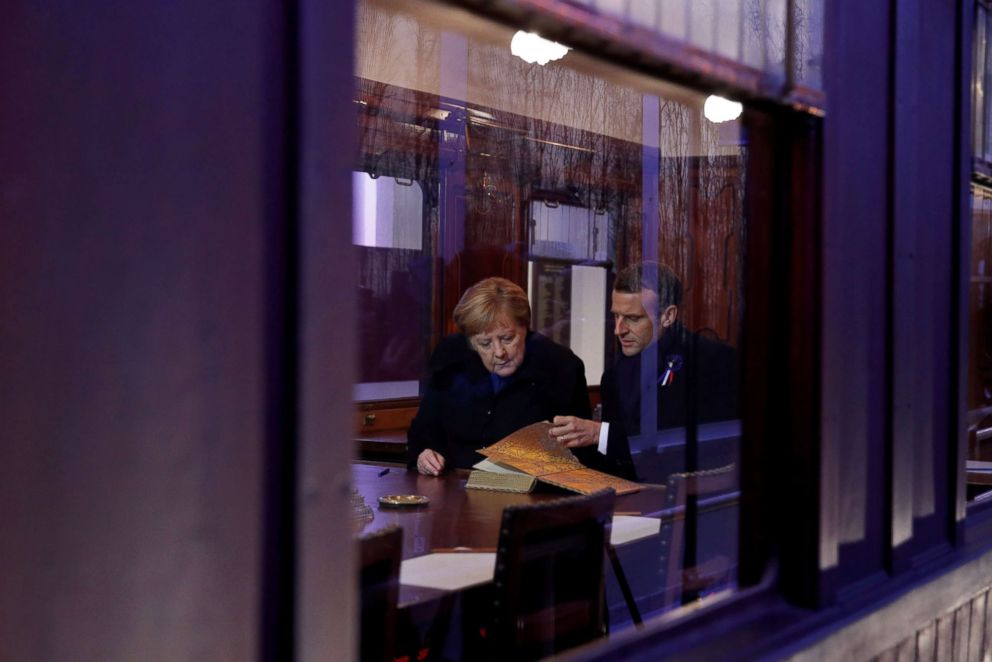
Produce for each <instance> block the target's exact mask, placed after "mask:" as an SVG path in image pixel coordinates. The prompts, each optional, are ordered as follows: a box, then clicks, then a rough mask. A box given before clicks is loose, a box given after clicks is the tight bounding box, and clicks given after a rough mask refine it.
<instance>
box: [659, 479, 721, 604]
mask: <svg viewBox="0 0 992 662" xmlns="http://www.w3.org/2000/svg"><path fill="white" fill-rule="evenodd" d="M738 487H739V486H738V477H737V471H736V467H735V465H733V464H729V465H727V466H724V467H720V468H718V469H708V470H704V471H694V472H684V473H675V474H672V475H671V476H669V478H668V485H667V488H666V492H665V500H666V506H667V507H666V510H667V511H668V513H670V518H665V519H666V520H667V521H666V522H665V523H664V524H663V525H662V527H661V532H660V534H661V539H662V549H663V550H665V556H664V557H663V558H662V563H663V564H665V565H667V568H666V572H665V578H666V579H665V581H666V588H665V595H664V598H663V604H664V605H665V606H672V605H675V604H678V603H679V602H680V601H681V599H682V597H683V596H691V595H696V594H698V593H699V592H700V591H704V590H707V589H709V588H713V587H715V586H718V585H721V584H726V583H728V582H729V581H730V578H731V572H732V570H733V567H734V565H735V564H734V562H733V560H732V559H731V558H728V557H727V556H726V555H718V556H714V557H712V558H708V559H703V560H702V561H701V562H700V561H698V560H697V559H695V558H693V559H691V560H690V559H686V558H685V550H686V528H687V526H686V525H687V516H688V517H689V518H695V521H693V522H690V524H691V525H692V529H693V530H695V527H696V525H698V519H699V510H698V508H697V507H696V506H697V505H698V504H699V501H700V500H701V499H705V498H707V497H715V496H717V495H725V496H726V497H727V499H726V501H725V502H723V503H719V504H716V505H715V507H714V508H713V509H714V510H716V509H726V512H729V513H733V511H731V510H730V509H731V508H736V507H737V501H738V499H737V495H738ZM693 502H695V503H693Z"/></svg>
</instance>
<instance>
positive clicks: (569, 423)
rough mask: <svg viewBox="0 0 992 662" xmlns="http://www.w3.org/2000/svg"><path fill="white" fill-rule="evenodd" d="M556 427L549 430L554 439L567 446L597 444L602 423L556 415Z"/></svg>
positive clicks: (575, 446) (554, 421)
mask: <svg viewBox="0 0 992 662" xmlns="http://www.w3.org/2000/svg"><path fill="white" fill-rule="evenodd" d="M551 422H552V423H554V427H553V428H551V429H550V430H549V431H548V434H550V435H551V438H552V439H555V440H557V441H558V443H560V444H562V445H563V446H565V447H567V448H578V447H580V446H597V445H598V444H599V428H600V426H601V423H599V422H598V421H590V420H587V419H585V418H577V417H575V416H555V418H554V420H553V421H551Z"/></svg>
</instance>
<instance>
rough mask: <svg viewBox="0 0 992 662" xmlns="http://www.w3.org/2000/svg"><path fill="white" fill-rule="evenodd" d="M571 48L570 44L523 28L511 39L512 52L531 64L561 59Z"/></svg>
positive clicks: (542, 63)
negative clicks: (564, 43) (550, 39)
mask: <svg viewBox="0 0 992 662" xmlns="http://www.w3.org/2000/svg"><path fill="white" fill-rule="evenodd" d="M569 50H570V49H569V48H568V46H562V45H561V44H559V43H558V42H556V41H548V40H547V39H544V38H543V37H541V36H539V35H536V34H534V33H533V32H524V31H523V30H518V31H517V34H515V35H513V39H511V40H510V52H511V53H513V54H514V55H516V56H517V57H518V58H520V59H521V60H523V61H524V62H528V63H530V64H533V63H535V62H537V63H538V64H541V65H544V64H547V63H548V62H551V61H552V60H560V59H562V58H563V57H565V53H567V52H568V51H569Z"/></svg>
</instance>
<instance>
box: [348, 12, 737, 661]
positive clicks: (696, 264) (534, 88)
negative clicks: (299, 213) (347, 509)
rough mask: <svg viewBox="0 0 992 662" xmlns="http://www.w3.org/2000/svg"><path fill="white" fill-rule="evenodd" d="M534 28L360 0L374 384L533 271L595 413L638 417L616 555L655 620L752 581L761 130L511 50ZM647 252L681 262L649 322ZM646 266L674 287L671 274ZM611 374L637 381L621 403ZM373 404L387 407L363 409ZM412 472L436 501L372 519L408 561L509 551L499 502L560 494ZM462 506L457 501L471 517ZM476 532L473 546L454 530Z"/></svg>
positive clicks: (611, 606)
mask: <svg viewBox="0 0 992 662" xmlns="http://www.w3.org/2000/svg"><path fill="white" fill-rule="evenodd" d="M515 33H516V30H515V29H512V28H509V27H507V26H504V25H500V24H497V23H493V22H489V21H485V20H483V19H481V18H479V17H478V16H474V15H472V14H471V13H470V12H467V11H463V10H461V9H458V8H453V7H451V6H450V5H444V4H435V3H428V2H414V1H412V0H407V1H405V2H402V3H400V2H394V1H391V0H367V1H366V2H362V3H360V4H359V5H358V28H357V52H356V77H355V99H354V101H355V104H354V108H355V121H356V124H357V127H358V136H359V141H358V142H359V145H358V152H357V154H356V158H355V167H354V170H355V175H354V177H355V187H356V194H355V216H354V219H353V223H354V227H355V243H356V251H358V253H359V268H360V275H359V283H360V287H361V292H360V293H359V294H360V298H359V300H360V305H361V311H360V312H361V314H360V319H359V322H358V323H359V324H360V329H359V337H360V342H361V346H362V356H361V357H360V364H361V369H360V376H361V381H362V384H359V387H360V388H356V393H355V396H356V399H358V400H369V399H372V397H373V396H374V395H375V394H376V393H377V394H378V396H377V397H380V398H382V397H385V398H390V397H400V396H398V395H390V394H396V393H401V394H413V395H418V394H423V393H425V388H426V386H425V384H428V383H429V382H428V381H427V378H428V376H429V375H431V374H433V373H432V372H431V371H432V370H435V369H437V366H438V365H439V364H441V363H442V362H443V360H444V359H445V357H442V359H439V361H437V362H435V363H434V364H431V363H429V359H430V356H431V353H432V352H433V351H434V349H435V348H436V347H437V346H438V345H439V343H441V341H442V339H443V338H444V337H445V336H447V335H449V334H453V333H456V331H457V330H456V328H455V327H454V324H453V322H452V311H453V309H454V307H455V305H456V303H457V302H458V300H459V298H460V297H461V296H462V294H463V292H464V291H465V290H466V288H468V287H469V286H471V285H473V284H475V283H476V282H478V281H480V280H482V279H484V278H488V277H492V276H499V277H502V278H505V279H508V280H510V281H513V283H515V284H517V285H519V286H520V288H521V289H523V290H524V292H526V294H527V296H528V298H529V300H530V306H531V311H532V315H531V329H530V331H531V332H532V333H533V334H541V335H543V336H545V337H546V338H547V339H548V340H550V341H551V342H553V343H556V344H558V345H561V346H563V347H565V348H568V349H569V350H571V351H572V352H574V353H575V354H576V355H577V356H578V357H579V358H580V359H581V360H582V363H583V365H584V367H585V380H586V383H587V384H588V385H589V386H590V387H592V388H590V389H589V390H588V393H586V392H585V391H582V389H581V388H579V389H577V390H578V392H579V397H580V399H581V398H583V397H585V396H586V395H588V398H589V401H588V403H587V404H589V405H590V406H589V407H588V410H589V411H590V413H589V414H588V415H589V416H590V417H591V416H593V414H592V413H591V412H592V405H595V404H596V403H597V402H601V404H602V411H603V413H604V420H606V418H605V415H607V414H609V415H612V416H613V417H614V418H613V419H612V420H608V421H607V422H608V423H609V424H610V426H611V429H612V430H614V433H615V434H620V432H618V431H622V432H623V437H622V438H623V442H622V443H623V444H626V448H627V449H628V450H629V455H630V458H631V460H630V462H631V463H632V464H631V466H632V467H633V469H632V471H635V472H636V474H637V476H636V477H637V480H638V481H640V484H641V485H643V488H642V489H641V491H640V492H638V494H637V496H629V495H624V496H623V497H621V501H620V502H618V504H617V508H616V510H617V511H618V512H619V513H636V516H634V515H629V514H624V515H621V519H620V520H618V521H619V522H620V523H621V525H622V526H623V527H631V529H630V531H628V533H630V535H631V536H632V537H631V538H630V539H627V538H624V539H623V542H622V543H621V545H620V548H618V549H619V552H620V561H621V562H622V563H623V564H624V569H625V572H626V573H627V574H626V577H627V579H628V580H629V581H630V583H631V586H633V587H634V588H635V593H636V595H635V599H636V603H637V604H636V607H637V608H638V609H639V612H640V614H641V615H643V616H645V617H651V616H654V615H657V614H661V613H663V612H667V611H669V610H672V609H675V608H678V607H679V606H681V605H683V604H687V603H690V602H694V601H696V600H698V599H700V598H702V597H706V596H709V595H711V594H714V593H719V592H725V591H727V590H728V589H730V588H733V586H734V581H735V577H736V574H735V566H736V558H737V524H738V503H739V492H738V485H739V483H738V482H737V479H738V476H739V469H740V463H739V440H740V424H739V421H738V411H737V399H738V398H737V395H738V390H739V384H738V381H739V380H738V371H737V362H738V358H737V357H738V354H739V350H740V341H741V338H740V329H741V321H742V315H743V312H744V295H743V282H744V274H745V268H746V265H745V257H746V256H745V254H744V247H745V241H744V239H745V236H746V219H745V217H744V209H745V205H744V189H745V182H746V163H747V159H746V156H747V149H748V145H747V139H746V138H747V135H746V132H745V131H744V129H743V127H742V125H741V121H740V120H739V119H738V117H737V116H738V115H739V113H740V105H739V104H736V105H735V104H724V107H725V108H727V109H729V112H724V113H720V114H717V115H714V114H712V113H711V112H709V111H708V110H707V108H709V109H711V110H712V107H713V105H714V104H713V103H712V102H711V103H709V104H708V103H707V96H708V95H707V94H703V93H701V92H698V91H695V90H692V89H688V88H685V87H681V86H677V85H674V84H671V83H668V82H666V81H662V80H658V79H656V78H652V77H650V76H646V75H643V74H640V73H637V72H634V71H630V70H625V69H621V68H617V67H614V66H612V65H609V64H608V63H606V62H603V61H601V60H599V59H597V58H595V57H593V56H591V55H588V54H586V53H583V52H581V51H578V50H568V49H556V50H557V53H556V55H558V56H559V57H558V59H551V60H547V59H544V60H543V61H544V63H543V64H541V63H540V62H541V61H542V58H530V56H528V57H527V58H525V57H523V56H520V55H517V54H515V49H512V48H511V45H512V43H513V41H514V35H515ZM370 173H371V174H373V175H375V177H372V176H370ZM418 231H419V233H420V234H418ZM644 262H647V263H651V264H655V265H657V264H661V265H663V266H664V267H665V268H666V271H665V272H664V273H665V274H668V275H670V276H671V279H669V280H666V284H665V286H664V288H663V290H664V291H663V292H661V293H657V292H656V294H657V298H658V301H657V302H656V303H650V302H649V303H646V304H644V305H646V306H647V307H648V308H651V307H652V306H654V309H656V310H655V312H654V313H651V314H654V315H655V317H653V318H651V319H650V321H649V322H647V326H644V325H643V324H644V321H643V320H644V317H645V315H648V313H646V312H645V313H644V314H638V312H637V311H636V310H631V309H629V308H623V307H621V308H617V307H616V303H615V302H614V289H615V288H616V287H617V285H618V283H617V280H618V279H619V278H620V275H621V274H622V273H623V272H624V270H625V269H626V268H628V267H632V266H634V265H637V264H639V263H644ZM650 273H651V274H653V275H652V276H646V277H653V278H655V281H653V282H654V285H653V287H655V288H656V289H658V288H659V287H660V285H659V283H660V281H659V280H658V279H659V278H660V275H661V271H660V270H655V271H652V272H650ZM666 278H667V275H666ZM618 292H619V291H618ZM636 296H637V297H641V296H642V292H641V290H640V289H637V290H636ZM662 297H663V298H664V300H662ZM648 299H650V297H648ZM648 299H645V300H644V301H648ZM625 301H626V300H625ZM638 301H642V300H641V299H640V298H638ZM662 314H663V316H662ZM639 324H640V326H638V325H639ZM632 329H633V331H632ZM631 333H633V335H630V334H631ZM620 335H624V339H622V340H621V339H619V338H618V336H620ZM532 337H533V336H532ZM542 342H543V341H542ZM547 346H548V345H545V347H547ZM554 351H556V352H557V351H559V350H558V348H555V350H554ZM556 356H562V354H556ZM523 360H524V361H526V360H527V359H526V355H525V357H524V359H523ZM621 364H622V365H623V368H622V369H621V368H620V366H621ZM446 365H447V364H446ZM473 365H474V364H473ZM573 365H574V364H573ZM637 371H640V372H639V373H638V372H637ZM621 372H622V374H621ZM451 374H453V375H455V376H453V377H452V376H450V375H451ZM611 375H612V377H611ZM487 377H488V376H487ZM460 379H462V377H461V375H460V373H455V372H453V371H452V372H451V373H445V374H444V376H442V377H439V378H438V379H437V383H438V384H440V385H441V386H443V387H445V388H447V385H448V384H453V385H457V384H460V383H462V384H464V383H468V378H467V377H466V378H465V379H462V381H461V382H459V380H460ZM445 380H447V381H445ZM535 384H536V382H535ZM474 386H478V387H479V388H478V389H476V391H473V392H472V393H469V392H468V391H466V392H464V393H462V395H464V396H465V397H464V399H463V401H457V402H458V403H459V406H456V405H452V406H451V407H450V408H449V409H446V410H444V411H445V412H446V413H447V414H448V415H449V416H450V417H451V419H453V418H455V417H457V416H463V415H464V411H467V408H466V406H464V401H468V400H470V399H471V398H472V397H474V396H473V393H475V392H485V393H486V394H490V393H491V394H492V395H493V396H494V397H497V396H498V394H499V393H500V392H502V393H507V391H505V390H502V391H500V390H497V389H512V388H513V387H514V384H513V382H512V380H511V381H509V382H507V383H506V384H504V383H502V382H501V381H500V380H498V379H494V380H492V381H490V380H489V379H488V378H487V379H486V380H483V381H482V382H481V383H480V384H473V387H474ZM439 388H440V386H439ZM452 388H454V386H452ZM608 388H609V389H614V390H611V391H610V393H611V394H614V395H615V393H618V392H619V391H618V389H620V388H622V389H624V394H623V396H622V397H620V396H617V398H616V403H615V406H614V401H613V400H610V401H609V402H607V397H608V396H607V389H608ZM391 389H392V390H391ZM511 392H512V391H511ZM574 392H575V390H573V391H572V393H574ZM644 394H647V395H644ZM548 395H549V394H547V393H537V392H535V395H534V396H533V397H534V398H545V397H546V396H548ZM642 396H643V397H642ZM610 397H612V395H611V396H610ZM530 404H531V402H530V401H528V403H527V405H526V406H530ZM358 406H359V407H360V408H366V409H363V412H362V413H363V414H364V415H365V416H366V417H368V416H371V414H366V413H365V412H369V411H370V410H369V409H367V407H368V406H369V403H368V402H362V403H360V404H359V405H358ZM611 407H612V408H613V409H612V410H611ZM553 413H554V412H550V413H549V415H548V417H549V418H550V417H551V416H550V414H553ZM563 413H564V412H563ZM487 416H488V412H487V410H486V409H485V408H483V409H482V410H481V412H480V415H479V416H478V417H477V418H478V420H476V419H471V420H470V421H469V423H466V426H467V427H472V425H475V426H476V427H479V428H482V427H483V426H484V425H487V424H488V423H487V420H488V419H487V418H486V417H487ZM381 418H384V417H380V419H381ZM359 420H362V417H359ZM441 427H443V426H440V425H436V426H434V427H433V428H432V432H435V431H437V430H439V429H440V428H441ZM470 432H471V431H470ZM438 434H440V432H438ZM403 438H404V439H405V437H403ZM493 441H496V440H493ZM608 441H609V443H611V444H612V443H621V442H613V441H610V440H608ZM474 448H478V446H476V447H474ZM614 448H621V446H614ZM470 450H471V449H470ZM584 450H591V451H592V452H599V450H598V447H589V448H588V449H584ZM394 474H403V475H404V476H409V474H405V473H404V472H391V473H389V474H388V475H387V478H389V477H392V478H389V480H392V479H396V480H399V478H398V477H397V476H396V475H394ZM372 475H375V476H377V479H376V480H377V481H378V482H376V481H373V482H374V484H376V485H385V484H386V480H387V479H386V478H383V479H382V480H378V472H376V473H375V474H372ZM411 480H414V479H411ZM415 480H417V481H418V482H416V485H415V488H416V489H417V490H420V491H428V490H436V492H432V495H433V496H431V499H432V501H431V507H430V509H428V510H426V511H423V512H422V513H420V514H418V515H417V518H414V517H413V516H410V517H407V518H405V519H404V515H402V514H396V513H389V512H385V513H384V514H381V515H380V514H377V515H376V518H375V520H373V522H372V523H371V524H370V525H369V526H371V527H373V528H375V527H378V526H380V525H384V524H385V523H388V522H395V523H398V524H400V525H401V526H403V525H404V522H406V523H407V524H408V528H409V530H408V531H407V532H406V534H407V535H408V536H410V538H409V540H410V541H411V542H410V543H409V545H411V546H410V547H409V548H407V544H406V543H405V544H404V548H405V553H406V554H407V555H408V556H414V555H417V554H426V553H427V552H429V551H430V550H431V549H433V548H438V549H443V548H448V547H455V546H465V545H468V546H471V547H479V548H488V547H494V546H495V545H496V540H495V539H491V536H489V534H491V533H492V531H489V530H488V529H486V526H487V525H488V524H487V523H489V524H491V523H493V522H498V521H499V512H500V509H501V507H502V505H505V504H509V503H515V501H513V499H515V498H516V499H518V500H520V499H522V500H524V501H526V500H528V499H540V498H542V497H547V496H548V494H549V492H547V491H541V490H539V491H538V492H537V493H536V494H535V495H531V496H519V495H518V496H517V497H509V496H493V495H491V494H486V493H484V492H482V491H478V492H477V491H469V492H468V493H466V490H465V489H464V480H465V478H464V476H463V477H462V483H461V484H460V485H457V486H456V487H455V488H452V489H455V490H456V492H457V494H454V493H453V494H454V496H451V497H450V498H451V499H453V501H448V500H447V498H446V497H445V496H444V494H447V493H446V492H444V489H446V488H443V486H444V485H448V483H445V482H443V480H442V479H435V478H433V477H429V476H427V475H422V476H420V477H419V478H415ZM431 481H435V482H431ZM456 488H457V489H456ZM409 489H413V488H409ZM458 490H460V491H458ZM560 495H564V493H561V494H560ZM445 508H454V509H456V510H457V512H456V513H455V515H456V516H457V517H455V519H457V521H458V522H460V524H459V525H458V527H457V528H452V527H451V526H449V525H448V524H445V522H447V520H444V519H442V516H443V515H444V514H445V512H446V511H445ZM487 509H491V512H490V510H487ZM473 513H481V515H480V519H479V522H477V523H475V524H473V523H471V522H473V520H472V519H471V518H472V517H473ZM623 518H627V519H623ZM452 521H454V520H452ZM638 527H644V528H638ZM652 527H653V528H652ZM490 528H491V527H490ZM465 532H469V533H465ZM463 533H465V534H466V535H470V536H471V540H469V541H468V542H465V541H463V540H462V539H460V538H458V539H456V537H457V536H458V535H461V534H463ZM624 535H626V534H624ZM445 536H448V537H447V538H445ZM487 536H489V537H487ZM605 582H606V586H607V589H606V593H607V595H606V604H607V606H608V612H609V613H608V621H609V624H610V631H611V632H620V631H622V630H623V629H624V628H627V627H632V623H633V621H634V617H633V615H632V610H631V609H630V605H628V604H627V603H626V601H625V598H624V596H623V592H622V590H621V588H620V586H619V584H618V582H617V579H616V576H615V575H613V574H609V575H608V576H607V578H606V579H605ZM428 627H429V626H428ZM415 634H416V633H415ZM411 636H412V635H411ZM450 644H451V642H450V641H448V642H447V643H446V644H445V645H450ZM455 657H457V655H456V656H455Z"/></svg>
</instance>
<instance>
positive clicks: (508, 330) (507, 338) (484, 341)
mask: <svg viewBox="0 0 992 662" xmlns="http://www.w3.org/2000/svg"><path fill="white" fill-rule="evenodd" d="M468 340H469V344H470V345H471V346H472V349H474V350H475V351H476V353H477V354H478V355H479V358H480V359H482V365H484V366H485V367H486V370H488V371H489V372H495V373H496V374H497V375H499V376H500V377H509V376H510V375H512V374H513V373H515V372H516V371H517V368H519V367H520V364H521V363H523V362H524V350H525V349H526V346H527V345H526V340H527V327H525V326H524V325H523V324H513V323H511V322H509V321H508V320H500V321H497V322H496V323H495V324H493V325H492V326H491V327H489V328H488V329H486V330H485V331H483V332H482V333H476V334H475V335H473V336H470V337H469V339H468Z"/></svg>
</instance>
